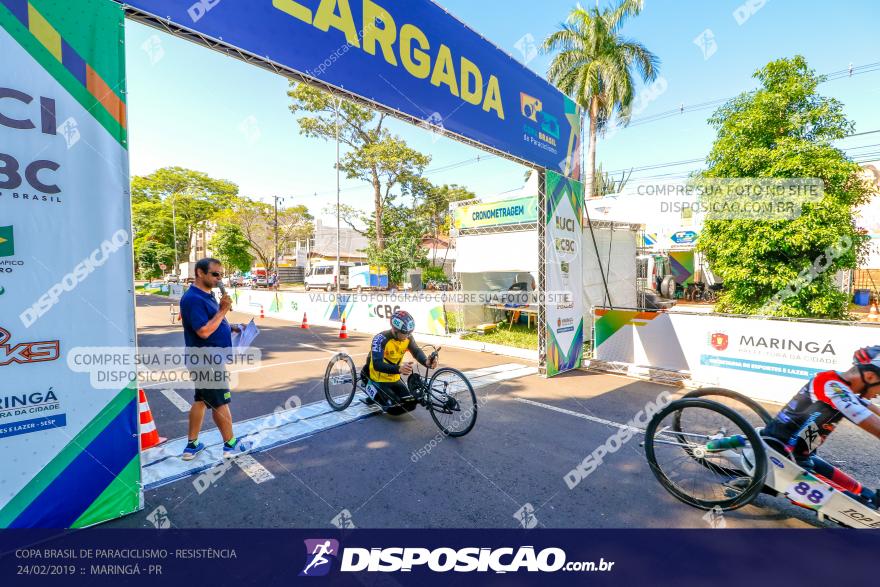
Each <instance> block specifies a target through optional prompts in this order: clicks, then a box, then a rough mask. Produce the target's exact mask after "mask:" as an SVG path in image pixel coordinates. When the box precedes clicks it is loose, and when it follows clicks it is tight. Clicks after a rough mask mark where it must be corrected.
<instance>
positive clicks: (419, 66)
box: [117, 0, 581, 178]
mask: <svg viewBox="0 0 880 587" xmlns="http://www.w3.org/2000/svg"><path fill="white" fill-rule="evenodd" d="M117 1H119V0H117ZM125 4H126V5H127V6H128V7H131V8H134V9H136V10H137V11H140V12H143V13H146V14H148V15H151V16H152V17H155V18H156V19H159V20H161V21H163V22H166V23H170V24H171V25H172V26H173V27H179V28H183V29H188V30H191V31H195V32H197V33H199V34H201V35H205V36H207V37H209V38H211V39H213V42H214V43H217V44H220V45H225V46H228V47H233V48H235V49H239V50H241V51H243V52H246V53H248V54H250V55H251V56H253V57H250V59H249V60H250V61H253V60H255V59H259V60H264V61H267V62H271V63H272V64H273V67H274V66H281V67H283V68H286V69H289V70H293V71H295V72H297V73H299V74H302V75H303V76H305V77H306V78H308V79H310V80H313V81H316V82H319V83H321V84H325V85H330V86H333V87H334V88H337V89H339V90H340V91H342V92H344V93H347V94H351V95H355V96H358V97H360V98H364V99H366V100H369V101H370V102H372V103H373V104H376V105H378V106H381V107H384V108H387V109H391V110H393V111H395V112H398V113H400V114H402V115H403V117H404V118H408V119H411V120H413V121H415V122H417V123H418V124H421V125H423V126H425V127H426V128H429V129H433V130H439V131H440V132H444V133H452V134H454V135H457V136H459V137H463V138H465V139H468V140H470V141H474V142H476V143H479V144H481V145H484V146H486V147H488V148H490V149H494V150H496V151H499V152H501V153H505V154H509V155H512V156H514V157H516V158H518V159H521V160H523V161H527V162H531V163H533V164H535V165H536V166H540V167H545V168H548V169H556V170H559V171H562V172H563V173H564V174H565V175H566V176H568V177H574V178H579V177H580V163H579V162H580V148H581V147H580V119H581V111H580V109H579V108H577V107H576V105H575V103H574V102H573V101H572V100H571V99H569V98H568V97H566V96H565V95H564V94H562V93H561V92H560V91H559V90H557V89H556V88H555V87H554V86H553V85H552V84H550V83H549V82H547V81H546V80H545V79H543V78H541V77H540V76H538V75H537V74H535V73H534V72H533V71H531V70H530V69H528V68H527V67H525V66H524V65H522V64H520V63H519V62H517V61H516V60H515V59H514V58H513V57H511V56H510V55H508V54H507V53H505V52H504V51H502V50H501V49H499V48H498V47H496V46H495V45H493V44H492V43H490V42H488V41H487V40H486V39H485V38H484V37H482V36H480V35H479V34H477V33H476V32H474V31H473V30H471V29H469V28H468V27H467V26H466V25H465V24H463V23H462V22H461V21H460V20H458V19H456V18H455V17H453V16H452V15H450V14H449V13H448V12H447V11H446V10H445V9H444V8H442V7H441V6H440V5H438V4H435V3H434V2H431V1H430V0H408V1H406V2H403V1H401V0H365V1H354V2H349V1H348V0H346V1H341V0H340V1H322V2H317V1H314V0H309V1H308V2H306V1H305V0H301V1H295V0H247V1H244V0H192V1H190V0H187V1H184V0H129V1H127V2H126V3H125ZM533 9H534V10H537V8H533ZM133 16H135V17H137V16H138V15H137V14H135V13H134V12H133ZM535 50H536V48H535Z"/></svg>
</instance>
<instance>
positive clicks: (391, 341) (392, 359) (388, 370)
mask: <svg viewBox="0 0 880 587" xmlns="http://www.w3.org/2000/svg"><path fill="white" fill-rule="evenodd" d="M407 351H409V352H410V354H412V356H413V358H414V359H415V360H416V361H418V362H419V364H420V365H422V366H424V365H425V363H426V362H427V360H428V359H427V357H426V356H425V353H423V352H422V349H420V348H419V347H418V346H416V341H415V339H414V338H413V337H412V335H409V336H408V337H407V338H405V339H404V340H397V339H395V338H394V335H393V334H392V333H391V331H390V330H386V331H385V332H380V333H379V334H377V335H376V336H375V337H373V343H372V345H371V347H370V359H369V363H368V364H369V367H370V379H371V380H372V381H376V382H377V383H390V382H393V381H400V363H401V362H402V361H403V356H404V355H405V354H406V352H407Z"/></svg>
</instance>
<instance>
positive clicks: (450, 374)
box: [423, 367, 477, 437]
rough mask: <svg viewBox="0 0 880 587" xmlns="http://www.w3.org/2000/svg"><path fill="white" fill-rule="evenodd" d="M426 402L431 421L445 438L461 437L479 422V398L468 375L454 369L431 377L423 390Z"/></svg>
mask: <svg viewBox="0 0 880 587" xmlns="http://www.w3.org/2000/svg"><path fill="white" fill-rule="evenodd" d="M424 394H425V396H424V398H423V399H424V402H425V405H426V407H427V408H428V411H429V412H430V413H431V419H433V420H434V423H435V424H436V425H437V427H438V428H440V430H441V432H443V434H445V435H446V436H452V437H459V436H464V435H465V434H467V433H468V432H470V431H471V430H472V429H473V427H474V424H476V422H477V395H476V394H475V393H474V388H473V386H472V385H471V382H470V381H468V378H467V377H465V375H464V374H463V373H462V372H461V371H458V370H457V369H453V368H451V367H443V368H442V369H438V370H437V371H435V372H434V374H433V375H431V379H430V380H429V381H428V385H427V386H426V388H425V391H424Z"/></svg>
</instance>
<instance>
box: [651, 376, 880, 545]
mask: <svg viewBox="0 0 880 587" xmlns="http://www.w3.org/2000/svg"><path fill="white" fill-rule="evenodd" d="M731 404H732V405H731ZM743 407H745V408H747V409H746V410H742V408H743ZM771 420H772V417H771V416H770V414H769V413H768V412H767V411H766V410H765V409H764V408H763V407H762V406H761V405H760V404H758V403H757V402H755V401H754V400H752V399H751V398H748V397H746V396H743V395H741V394H739V393H736V392H734V391H731V390H728V389H722V388H703V389H698V390H696V391H692V392H690V393H688V394H686V395H685V396H684V397H683V398H682V399H679V400H676V401H673V402H671V403H670V404H668V405H667V406H665V407H664V408H663V409H661V410H660V411H659V412H657V413H656V414H655V415H654V417H653V418H652V419H651V421H650V423H649V424H648V426H647V428H646V429H645V442H644V447H645V456H646V458H647V460H648V464H649V466H650V468H651V472H652V473H653V474H654V476H655V477H656V478H657V480H658V481H659V482H660V484H661V485H662V486H663V487H664V488H665V489H666V490H667V491H668V492H669V493H671V494H672V495H673V496H674V497H675V498H676V499H678V500H680V501H682V502H684V503H686V504H688V505H690V506H692V507H695V508H699V509H702V510H715V511H719V510H720V511H730V510H735V509H737V508H741V507H743V506H745V505H748V504H750V503H752V502H753V501H754V500H755V499H756V498H757V497H758V495H760V494H762V493H763V494H767V495H771V496H774V497H785V498H786V499H788V500H789V501H790V502H791V503H793V504H795V505H797V506H799V507H802V508H805V509H808V510H812V511H813V512H815V513H816V515H817V517H818V518H819V519H820V520H825V519H829V520H831V521H833V522H836V523H838V524H840V525H841V526H846V527H849V528H880V511H878V510H875V509H873V508H871V507H869V506H868V505H866V504H864V503H862V502H861V501H859V500H858V499H855V498H853V497H851V496H850V495H847V494H846V493H845V492H844V490H843V488H842V487H840V486H838V485H837V484H835V483H834V482H832V481H831V480H830V479H827V478H825V477H822V476H821V475H819V474H817V473H815V472H810V471H807V470H806V469H804V468H803V467H801V466H800V465H798V464H797V463H796V462H795V461H794V459H793V458H791V457H790V456H789V454H788V452H787V451H785V448H784V446H783V445H782V443H778V441H776V440H775V439H772V438H767V437H763V436H761V435H760V430H761V428H762V427H763V426H765V425H767V424H769V423H770V421H771Z"/></svg>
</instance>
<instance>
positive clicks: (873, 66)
mask: <svg viewBox="0 0 880 587" xmlns="http://www.w3.org/2000/svg"><path fill="white" fill-rule="evenodd" d="M875 71H880V62H875V63H867V64H865V65H859V66H857V67H853V66H850V67H848V68H846V69H841V70H838V71H832V72H830V73H827V74H824V75H823V76H822V77H824V78H825V80H824V81H825V82H828V81H835V80H838V79H844V78H849V77H852V76H854V75H861V74H865V73H872V72H875ZM735 97H736V96H731V97H729V98H718V99H715V100H709V101H708V102H700V103H698V104H692V105H690V106H685V105H684V104H683V103H682V105H681V106H679V107H678V108H672V109H670V110H664V111H663V112H658V113H656V114H652V115H650V116H643V117H640V118H636V119H634V120H633V121H632V122H630V124H628V125H627V126H625V127H621V128H630V127H633V126H641V125H643V124H649V123H651V122H657V121H659V120H665V119H667V118H672V117H674V116H680V115H682V114H687V113H691V112H698V111H700V110H706V109H708V108H712V107H713V106H719V105H721V104H724V103H726V102H729V101H730V100H732V99H734V98H735Z"/></svg>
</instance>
